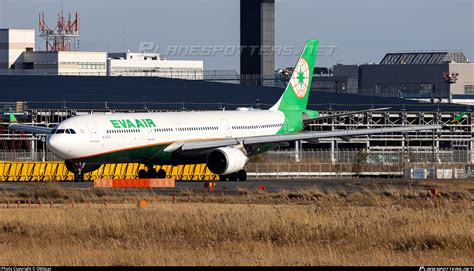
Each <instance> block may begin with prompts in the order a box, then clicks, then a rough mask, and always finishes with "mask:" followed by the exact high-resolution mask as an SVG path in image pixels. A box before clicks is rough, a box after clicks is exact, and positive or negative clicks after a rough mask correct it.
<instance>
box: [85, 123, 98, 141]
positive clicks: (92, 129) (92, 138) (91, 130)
mask: <svg viewBox="0 0 474 271" xmlns="http://www.w3.org/2000/svg"><path fill="white" fill-rule="evenodd" d="M86 125H87V129H88V130H89V134H90V141H91V142H99V134H98V133H97V128H96V127H95V124H94V123H91V122H87V123H86Z"/></svg>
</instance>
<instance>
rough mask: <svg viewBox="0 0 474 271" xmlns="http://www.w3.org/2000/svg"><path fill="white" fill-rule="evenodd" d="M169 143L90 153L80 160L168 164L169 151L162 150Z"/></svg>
mask: <svg viewBox="0 0 474 271" xmlns="http://www.w3.org/2000/svg"><path fill="white" fill-rule="evenodd" d="M167 146H169V144H157V145H153V146H145V147H137V148H133V149H127V150H118V151H113V152H109V153H103V154H97V155H92V156H89V157H86V158H81V159H72V160H80V161H81V162H85V163H90V164H107V163H150V164H169V163H171V162H172V161H171V153H169V152H164V151H163V150H164V149H165V148H166V147H167Z"/></svg>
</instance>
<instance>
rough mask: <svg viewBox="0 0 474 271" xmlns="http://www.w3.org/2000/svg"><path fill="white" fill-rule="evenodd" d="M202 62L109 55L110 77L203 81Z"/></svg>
mask: <svg viewBox="0 0 474 271" xmlns="http://www.w3.org/2000/svg"><path fill="white" fill-rule="evenodd" d="M203 69H204V64H203V61H201V60H167V59H165V58H162V57H160V54H158V53H130V52H126V53H109V54H108V58H107V75H108V76H158V77H166V78H179V79H189V80H202V79H203Z"/></svg>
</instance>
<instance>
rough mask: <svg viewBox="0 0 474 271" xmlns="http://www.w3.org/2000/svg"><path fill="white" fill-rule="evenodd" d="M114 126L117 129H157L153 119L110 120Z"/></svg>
mask: <svg viewBox="0 0 474 271" xmlns="http://www.w3.org/2000/svg"><path fill="white" fill-rule="evenodd" d="M110 123H112V126H113V127H114V128H115V129H121V128H148V127H156V125H155V123H154V122H153V120H151V119H134V120H130V119H122V120H110Z"/></svg>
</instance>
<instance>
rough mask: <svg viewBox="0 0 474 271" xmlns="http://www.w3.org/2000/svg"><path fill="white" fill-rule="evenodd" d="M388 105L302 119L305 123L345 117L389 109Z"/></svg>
mask: <svg viewBox="0 0 474 271" xmlns="http://www.w3.org/2000/svg"><path fill="white" fill-rule="evenodd" d="M389 109H390V107H384V108H374V109H366V110H359V111H351V112H347V113H340V114H334V115H326V116H318V117H315V118H306V119H303V121H304V122H305V123H307V122H311V121H315V120H323V119H332V118H338V117H345V116H350V115H354V114H360V113H367V112H375V111H384V110H389Z"/></svg>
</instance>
